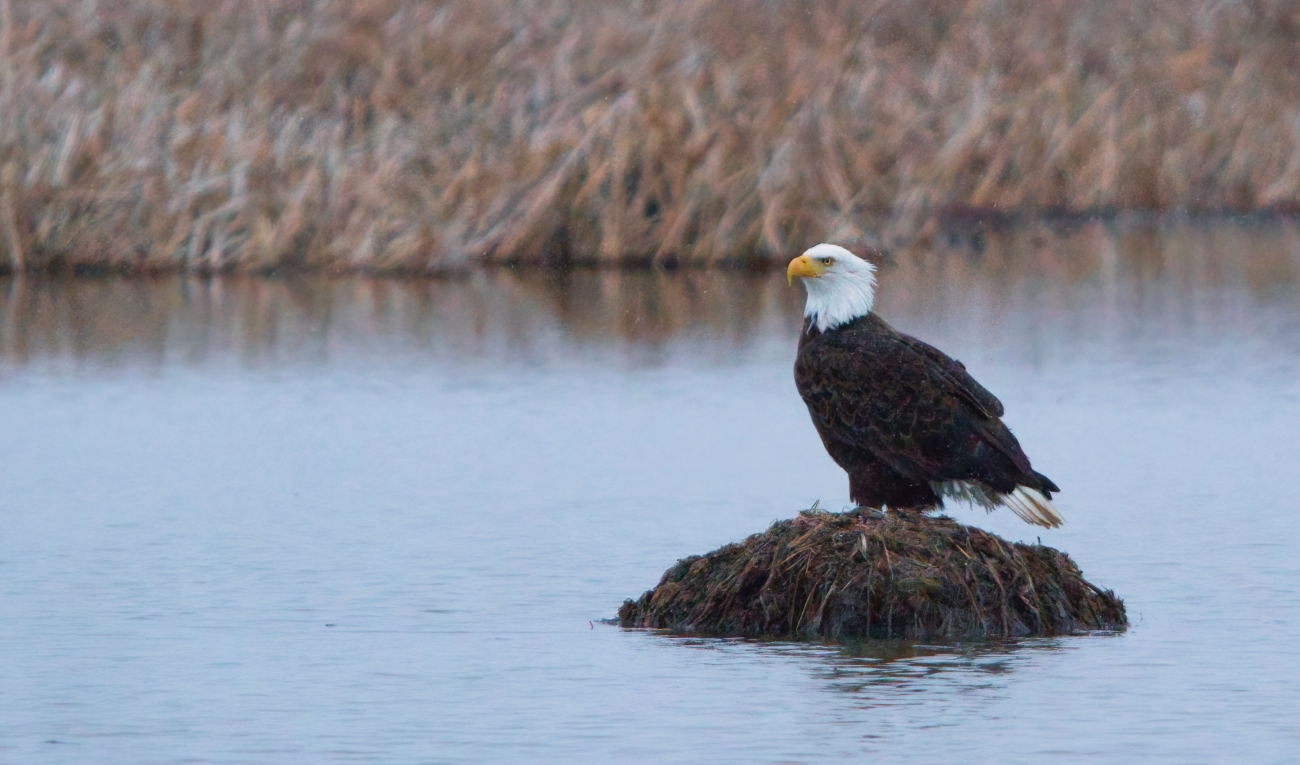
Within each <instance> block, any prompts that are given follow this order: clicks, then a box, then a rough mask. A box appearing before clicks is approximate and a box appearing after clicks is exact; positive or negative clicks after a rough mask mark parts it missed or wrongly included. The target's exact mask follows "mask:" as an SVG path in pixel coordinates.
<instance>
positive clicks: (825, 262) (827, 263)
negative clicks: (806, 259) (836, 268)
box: [822, 258, 835, 266]
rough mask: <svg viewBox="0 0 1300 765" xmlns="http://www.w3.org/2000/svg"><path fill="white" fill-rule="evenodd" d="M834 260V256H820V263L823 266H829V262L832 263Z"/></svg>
mask: <svg viewBox="0 0 1300 765" xmlns="http://www.w3.org/2000/svg"><path fill="white" fill-rule="evenodd" d="M834 262H835V258H822V265H823V266H829V265H830V264H832V263H834Z"/></svg>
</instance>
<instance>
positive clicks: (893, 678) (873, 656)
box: [664, 633, 1116, 707]
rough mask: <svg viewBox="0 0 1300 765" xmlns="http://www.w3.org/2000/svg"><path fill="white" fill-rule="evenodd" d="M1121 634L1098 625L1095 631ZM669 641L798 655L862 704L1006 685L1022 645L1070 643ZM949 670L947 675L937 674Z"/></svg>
mask: <svg viewBox="0 0 1300 765" xmlns="http://www.w3.org/2000/svg"><path fill="white" fill-rule="evenodd" d="M1106 636H1110V637H1115V636H1116V635H1114V634H1110V633H1097V634H1095V635H1092V636H1091V637H1092V638H1094V639H1095V638H1103V637H1106ZM664 640H665V641H667V642H668V643H669V644H675V645H679V646H684V647H688V648H691V649H695V650H701V651H714V652H721V653H724V654H738V655H741V656H744V657H745V659H746V660H748V661H756V662H759V663H766V662H768V661H792V662H797V663H800V664H803V665H805V666H806V667H807V671H808V674H809V676H810V677H812V678H815V679H816V680H818V681H820V682H822V683H824V684H825V686H826V688H828V689H829V690H832V691H837V692H840V693H844V694H848V695H849V696H852V697H853V698H854V700H855V702H857V703H858V704H859V705H861V706H866V707H870V706H894V705H898V704H908V703H921V700H920V699H919V698H918V697H916V696H915V694H916V693H917V692H918V691H922V692H925V693H937V692H961V691H970V690H975V689H981V690H991V689H996V688H998V687H1001V686H1002V685H1003V684H1004V683H1003V680H1004V679H1005V678H1004V677H1003V676H1005V675H1008V674H1010V673H1012V672H1014V671H1015V667H1016V663H1017V661H1016V659H1017V656H1016V654H1018V653H1020V652H1023V651H1030V652H1033V651H1052V652H1060V651H1068V650H1073V648H1072V644H1071V643H1070V642H1069V641H1068V640H1066V639H1064V638H1035V639H1030V640H1020V641H1015V642H998V641H987V642H983V641H981V642H975V643H955V644H951V645H934V644H925V643H915V642H911V641H904V640H870V641H864V642H861V643H855V644H851V645H834V644H820V643H798V642H786V641H755V640H742V639H731V638H728V639H717V638H695V637H689V636H678V635H668V634H665V635H664ZM938 675H943V676H944V677H937V676H938Z"/></svg>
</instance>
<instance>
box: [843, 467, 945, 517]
mask: <svg viewBox="0 0 1300 765" xmlns="http://www.w3.org/2000/svg"><path fill="white" fill-rule="evenodd" d="M848 473H849V499H851V500H853V502H854V503H855V504H857V506H858V508H859V510H861V509H863V508H874V509H877V510H879V509H882V508H885V507H888V508H889V510H890V512H892V513H895V514H897V515H899V516H900V517H903V518H916V517H919V516H920V515H922V514H923V513H925V511H927V510H931V509H933V508H935V507H937V506H938V505H939V495H938V494H935V493H934V488H933V487H932V486H931V485H930V482H929V481H914V480H912V479H910V478H908V477H907V476H904V475H903V474H901V473H899V472H897V471H895V470H893V469H892V468H890V467H889V466H887V465H885V464H883V463H881V462H877V461H876V460H864V461H862V462H860V463H858V464H856V465H854V466H853V469H851V470H849V471H848ZM865 514H866V513H864V515H865Z"/></svg>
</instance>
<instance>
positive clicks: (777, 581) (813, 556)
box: [618, 509, 1128, 640]
mask: <svg viewBox="0 0 1300 765" xmlns="http://www.w3.org/2000/svg"><path fill="white" fill-rule="evenodd" d="M618 616H619V623H620V624H621V625H622V626H624V627H643V628H656V629H670V630H675V631H678V632H692V633H699V634H707V635H719V636H741V637H786V638H805V639H822V640H861V639H884V638H907V639H913V640H918V639H920V640H923V639H933V638H946V639H969V638H990V637H991V638H1012V637H1028V636H1041V635H1061V634H1071V633H1077V632H1082V631H1087V630H1117V629H1123V628H1124V627H1126V626H1127V623H1128V621H1127V618H1126V616H1125V612H1124V603H1123V601H1121V600H1120V599H1119V598H1117V597H1115V594H1114V593H1113V592H1111V591H1109V590H1102V589H1100V588H1098V587H1096V586H1094V585H1093V584H1091V583H1089V582H1088V581H1087V580H1085V579H1084V578H1083V575H1082V574H1081V573H1080V571H1079V568H1078V566H1076V565H1075V564H1074V562H1073V561H1072V560H1070V558H1069V556H1067V555H1066V554H1065V553H1063V552H1060V551H1059V550H1054V549H1052V548H1050V547H1045V546H1043V545H1041V544H1037V545H1026V544H1021V543H1018V542H1007V541H1005V540H1003V539H1001V538H999V537H997V536H995V535H993V534H990V533H988V532H986V531H981V530H980V529H976V528H971V527H969V526H964V525H962V524H960V523H958V522H956V521H954V520H953V519H951V518H948V517H946V516H938V517H929V516H921V515H899V514H893V513H891V514H884V513H870V514H867V515H861V514H859V513H856V512H854V513H846V514H836V513H828V512H824V511H820V510H816V509H813V510H806V511H803V512H801V513H800V514H799V516H798V517H796V518H793V519H790V520H784V521H777V522H776V523H773V524H772V526H771V528H769V529H768V530H767V531H765V532H763V533H761V534H755V535H753V536H751V537H749V538H748V539H746V540H745V541H744V542H741V543H739V544H730V545H727V546H725V547H722V548H720V549H717V550H714V551H713V552H711V553H708V554H707V555H702V556H701V555H695V556H691V557H689V558H685V559H683V560H680V561H678V562H677V565H675V566H673V567H672V568H670V569H668V571H667V572H665V573H664V576H663V579H661V580H660V582H659V585H658V586H656V587H655V588H654V589H653V590H649V591H647V592H646V593H645V594H644V595H642V596H641V597H640V599H638V600H636V601H632V600H627V601H625V602H624V603H623V607H622V608H620V609H619V612H618Z"/></svg>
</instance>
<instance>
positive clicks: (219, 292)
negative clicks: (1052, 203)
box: [0, 223, 1300, 763]
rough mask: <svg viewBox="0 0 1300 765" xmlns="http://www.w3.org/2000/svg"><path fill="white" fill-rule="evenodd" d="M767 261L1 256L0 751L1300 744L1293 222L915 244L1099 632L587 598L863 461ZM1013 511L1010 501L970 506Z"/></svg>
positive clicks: (920, 297)
mask: <svg viewBox="0 0 1300 765" xmlns="http://www.w3.org/2000/svg"><path fill="white" fill-rule="evenodd" d="M801 303H802V295H801V293H800V292H799V291H798V290H797V289H787V288H786V287H785V285H784V282H783V281H782V280H781V279H780V278H779V277H778V276H776V275H771V276H754V275H744V274H725V273H724V274H717V273H714V274H705V273H684V274H676V275H663V274H644V273H643V274H603V275H602V274H590V273H588V274H577V275H573V276H570V277H567V278H554V279H547V278H544V277H542V276H538V275H528V274H525V275H518V274H514V273H511V272H505V271H503V272H494V273H484V274H476V275H474V276H471V277H468V278H465V279H462V280H458V281H450V282H425V283H400V282H383V281H378V282H376V281H367V280H361V279H342V280H327V279H317V280H281V281H274V280H273V281H243V280H214V281H203V280H188V279H163V280H155V281H121V280H81V281H73V282H43V281H39V280H31V279H18V280H14V279H11V280H8V281H4V282H0V401H2V402H3V407H0V465H3V471H4V472H3V475H4V478H5V480H4V490H3V493H2V494H0V503H2V507H0V523H2V524H3V532H2V534H0V762H6V763H8V762H13V763H42V762H51V763H54V762H57V763H171V762H220V763H237V762H247V763H291V762H292V763H298V762H380V763H483V762H493V763H497V762H501V763H571V762H603V763H608V762H656V763H660V762H662V763H693V762H701V761H710V762H719V763H732V762H734V763H778V762H802V763H820V762H840V761H871V762H887V763H888V762H904V761H907V762H943V761H955V760H958V759H961V760H962V761H969V762H994V761H996V762H1004V763H1020V762H1024V763H1029V762H1033V763H1041V762H1044V761H1050V762H1169V763H1200V762H1207V763H1209V762H1225V763H1226V762H1256V763H1272V762H1276V763H1283V762H1295V761H1296V759H1297V757H1298V756H1300V755H1298V754H1297V753H1300V713H1297V710H1300V640H1297V637H1296V635H1297V632H1298V630H1300V557H1298V556H1297V554H1296V551H1297V550H1298V549H1300V521H1297V513H1298V512H1300V503H1298V500H1297V492H1296V486H1297V483H1300V436H1297V432H1296V431H1297V428H1298V427H1300V229H1297V227H1296V226H1295V225H1293V224H1289V223H1269V224H1261V225H1257V226H1254V227H1237V226H1231V225H1217V226H1213V227H1207V226H1196V225H1182V226H1174V227H1167V228H1161V229H1148V228H1142V227H1141V226H1138V225H1133V226H1127V227H1124V226H1119V227H1113V226H1102V225H1089V226H1084V227H1083V228H1081V229H1079V230H1077V231H1074V232H1070V233H1068V234H1066V235H1063V236H1059V237H1056V236H1051V235H1048V234H1044V233H1043V232H1017V233H1015V234H1011V235H1005V236H1001V237H993V238H990V239H989V240H987V241H985V242H983V246H982V247H981V248H980V249H978V250H976V249H972V248H970V247H962V246H958V245H954V246H952V247H948V248H945V249H943V250H940V251H936V252H935V253H932V254H930V255H926V256H924V257H922V256H913V257H908V258H902V257H900V259H899V262H898V263H896V264H893V265H892V266H890V267H887V268H886V269H885V270H884V271H883V273H882V295H881V300H880V310H881V312H882V313H883V314H884V315H885V316H886V317H887V318H888V319H890V320H891V321H893V322H894V323H895V324H897V325H898V326H900V327H902V328H904V329H906V330H909V331H912V332H914V333H916V334H919V335H921V336H922V337H924V338H926V339H929V340H931V341H932V342H934V343H936V344H937V345H939V346H940V347H942V348H944V349H946V350H948V351H950V352H951V353H953V354H955V355H957V356H958V357H960V358H962V359H963V360H964V361H965V362H966V363H967V364H968V366H969V367H970V368H971V369H972V371H973V372H974V374H975V375H976V377H977V378H979V379H980V380H981V381H983V382H984V383H985V384H986V385H987V386H988V387H989V388H990V389H992V390H993V391H994V392H995V393H997V394H998V395H999V396H1000V397H1001V398H1002V400H1003V402H1004V403H1005V404H1006V408H1007V411H1008V421H1009V422H1010V423H1011V425H1012V427H1013V428H1014V429H1015V431H1016V433H1017V434H1018V435H1019V437H1020V440H1021V441H1022V443H1023V444H1024V445H1025V447H1026V449H1027V451H1028V452H1029V454H1030V455H1031V456H1032V457H1033V459H1034V461H1035V466H1036V467H1038V468H1039V469H1041V470H1042V471H1043V472H1045V473H1046V474H1048V475H1049V476H1051V477H1052V478H1053V479H1054V480H1055V481H1056V482H1057V483H1058V484H1060V485H1061V486H1062V487H1064V490H1065V491H1064V493H1063V494H1062V495H1061V497H1060V506H1061V508H1062V509H1063V511H1064V512H1065V514H1066V516H1067V518H1068V521H1069V522H1068V524H1067V525H1066V526H1065V527H1064V528H1062V529H1060V530H1055V531H1044V532H1042V533H1041V536H1042V540H1043V542H1044V543H1045V544H1050V545H1053V546H1056V547H1060V548H1062V549H1065V550H1067V551H1069V552H1070V554H1071V555H1072V556H1073V557H1074V558H1075V560H1077V561H1078V562H1079V564H1080V565H1081V566H1082V567H1083V569H1084V572H1085V574H1086V575H1087V576H1088V577H1089V578H1090V579H1092V580H1093V581H1095V582H1097V583H1100V584H1102V585H1104V586H1107V587H1112V588H1114V589H1115V590H1116V591H1117V592H1118V593H1119V594H1120V595H1121V596H1123V597H1124V598H1125V599H1126V601H1127V604H1128V608H1129V614H1130V617H1131V619H1132V621H1133V626H1132V628H1131V629H1130V630H1129V631H1128V632H1126V633H1124V634H1121V635H1113V636H1085V637H1071V638H1065V639H1056V640H1038V641H1025V642H1021V643H1018V644H1015V645H1001V644H994V645H974V644H972V645H959V646H913V645H906V644H889V645H869V646H864V647H860V648H857V649H853V650H846V649H841V648H836V647H833V646H824V645H809V644H791V643H747V642H742V641H726V640H702V639H690V638H679V637H670V636H666V635H660V634H650V633H645V632H633V631H623V630H621V629H619V628H617V627H612V626H608V625H603V624H600V623H599V622H598V621H597V620H599V619H602V618H605V617H609V616H611V615H613V613H614V611H615V609H616V608H617V606H618V605H619V603H620V602H621V601H622V600H623V598H625V597H634V596H636V595H638V594H639V593H640V592H641V591H642V590H644V589H646V588H648V587H650V586H651V585H653V584H654V583H655V582H656V581H657V580H658V577H659V575H660V574H661V573H662V572H663V570H664V569H665V568H667V567H668V566H669V565H670V564H671V563H672V562H673V561H674V560H676V559H677V558H679V557H683V556H685V555H688V554H692V553H699V552H704V551H706V550H709V549H712V548H714V547H716V546H718V545H720V544H723V543H726V542H728V541H733V540H737V539H739V538H741V537H743V536H745V535H747V534H749V533H752V532H755V531H758V530H761V529H762V528H764V527H765V526H766V525H767V524H768V523H769V522H771V521H772V520H773V519H776V518H781V517H788V516H790V515H792V514H793V513H794V512H796V511H797V510H798V509H799V508H801V507H807V506H808V505H810V504H811V503H812V502H813V501H814V500H820V501H821V504H822V506H824V507H827V506H829V507H840V506H843V505H845V504H846V503H847V485H846V484H847V482H846V480H845V478H844V476H843V474H842V473H841V472H840V471H839V470H838V468H836V467H835V466H834V465H833V464H832V463H831V462H830V460H829V458H828V457H826V455H825V453H824V452H823V450H822V448H821V445H820V443H819V442H818V440H817V437H816V435H815V434H814V432H813V429H812V426H811V425H810V424H809V422H808V421H807V415H806V413H805V412H804V411H803V408H802V405H801V404H800V402H799V399H798V396H797V394H796V393H795V391H794V386H793V382H792V379H791V373H790V365H791V361H792V357H793V348H794V342H795V337H796V333H797V331H798V329H797V327H798V311H799V307H800V305H801ZM953 514H954V515H955V516H956V517H958V518H959V519H961V520H964V521H967V522H971V523H974V524H977V525H980V526H982V527H984V528H987V529H990V530H993V531H995V532H997V533H1000V534H1003V535H1007V536H1010V537H1013V538H1018V539H1033V538H1034V537H1035V536H1038V535H1039V532H1040V530H1038V529H1033V528H1030V527H1028V526H1025V525H1023V524H1021V523H1020V522H1019V521H1017V520H1016V519H1015V518H1014V517H1012V516H1011V515H1010V514H1009V513H1001V514H994V515H992V516H986V515H984V514H983V513H982V512H979V511H974V510H969V509H965V508H960V507H959V508H956V509H954V510H953Z"/></svg>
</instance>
